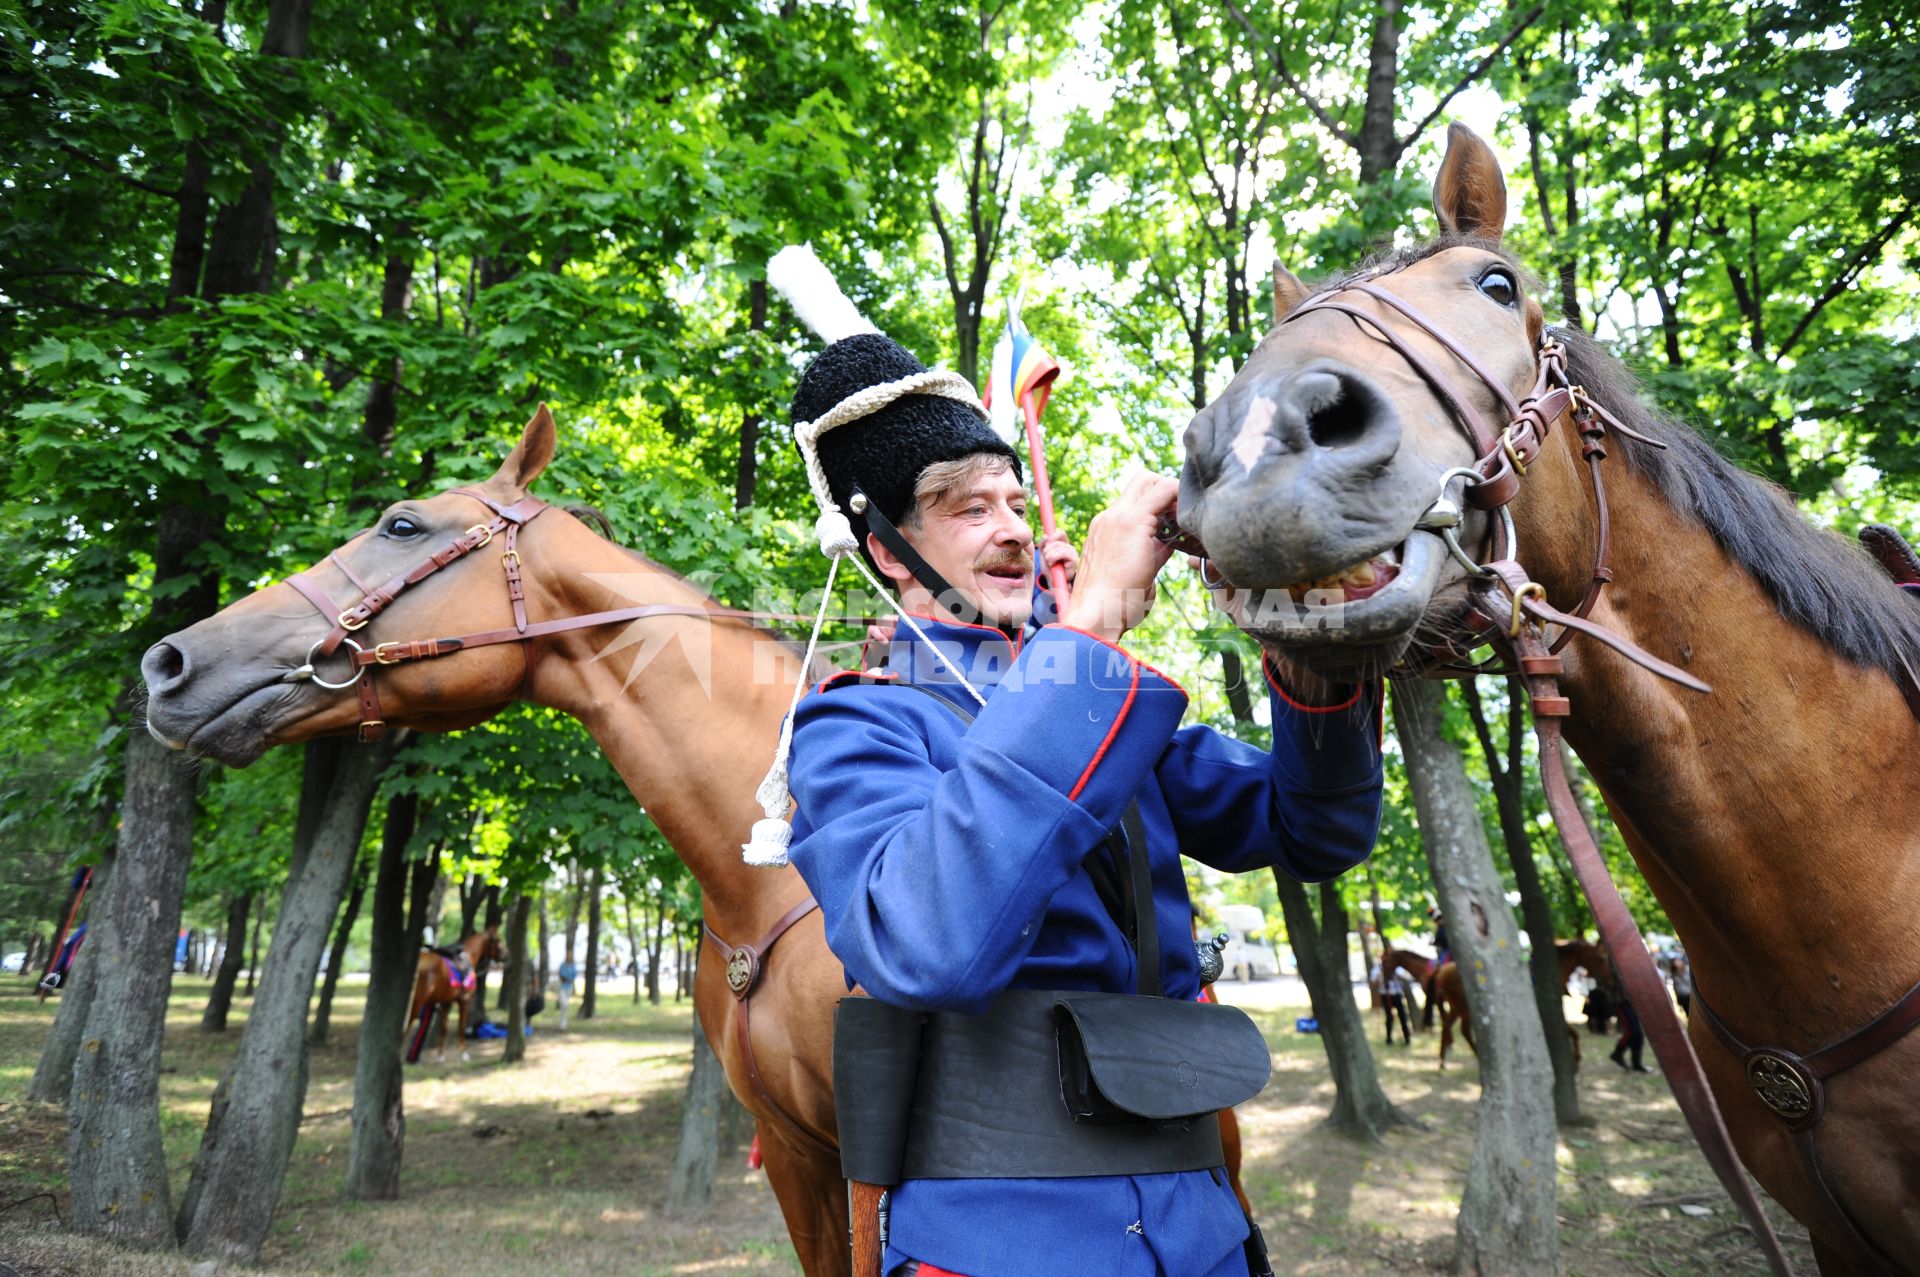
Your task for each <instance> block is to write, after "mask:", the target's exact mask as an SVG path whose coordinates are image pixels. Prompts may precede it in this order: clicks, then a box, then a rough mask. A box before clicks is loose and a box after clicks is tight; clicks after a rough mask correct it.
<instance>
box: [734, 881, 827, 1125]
mask: <svg viewBox="0 0 1920 1277" xmlns="http://www.w3.org/2000/svg"><path fill="white" fill-rule="evenodd" d="M819 907H820V905H819V902H818V901H816V900H815V899H814V898H813V897H812V896H808V897H806V898H805V899H804V900H801V901H800V902H799V903H798V904H796V905H794V906H793V908H791V909H789V910H787V911H786V912H785V913H783V914H781V915H780V918H779V920H778V921H776V922H775V923H774V924H773V925H772V926H771V927H769V928H767V930H766V933H765V934H763V935H762V936H761V937H760V938H759V939H758V940H755V941H753V942H752V943H751V944H742V945H732V944H728V943H727V942H726V941H725V940H722V939H721V938H720V933H719V932H717V931H715V930H714V929H713V928H712V927H711V926H709V925H708V923H707V920H706V919H705V918H702V919H701V920H700V935H701V938H702V939H704V940H709V941H711V942H712V943H713V946H714V948H716V949H718V950H719V951H720V959H721V961H722V962H723V963H725V964H726V965H725V967H724V970H725V972H726V978H727V988H728V990H729V991H731V992H732V994H733V1000H734V1013H733V1014H734V1023H735V1025H737V1026H738V1028H737V1032H736V1035H735V1036H736V1037H737V1038H738V1039H739V1042H740V1059H741V1061H742V1062H743V1063H744V1064H745V1065H746V1069H747V1081H748V1082H750V1083H751V1084H752V1085H753V1093H754V1094H755V1095H757V1096H759V1097H760V1102H761V1103H762V1104H764V1105H766V1106H767V1110H768V1112H770V1113H772V1114H773V1115H774V1117H775V1118H777V1119H778V1120H779V1121H780V1122H781V1123H782V1124H783V1125H784V1126H785V1127H786V1128H787V1129H788V1130H790V1131H793V1132H795V1133H796V1134H798V1135H799V1136H800V1138H801V1139H802V1140H804V1141H805V1142H806V1143H807V1144H809V1145H811V1146H812V1147H813V1149H814V1150H815V1151H816V1152H820V1153H824V1154H827V1155H828V1156H833V1157H837V1156H838V1151H837V1150H836V1149H835V1148H834V1146H833V1145H832V1144H829V1143H828V1142H827V1141H825V1140H823V1139H821V1138H820V1137H819V1136H818V1135H815V1134H814V1133H813V1132H812V1131H810V1130H808V1129H807V1128H806V1127H805V1126H804V1125H802V1124H801V1123H800V1122H799V1121H798V1120H796V1119H795V1118H794V1116H793V1114H791V1113H789V1112H787V1110H786V1108H785V1106H784V1105H782V1104H781V1103H780V1101H779V1100H776V1099H774V1098H773V1094H772V1092H770V1091H768V1090H767V1084H766V1082H765V1080H764V1079H762V1078H761V1076H760V1066H759V1065H758V1064H757V1063H755V1061H754V1058H753V1021H752V1018H751V1009H752V1006H753V991H754V990H755V989H756V988H758V987H759V985H760V974H761V972H763V971H764V970H765V969H766V961H767V954H768V953H769V952H770V951H771V950H772V949H773V946H774V945H775V944H777V943H779V940H780V937H781V936H784V935H786V934H787V931H788V930H789V929H790V928H791V927H792V926H793V924H794V923H796V922H798V921H800V919H802V918H804V917H806V916H807V915H808V914H810V913H812V912H813V911H814V910H816V909H818V908H819Z"/></svg>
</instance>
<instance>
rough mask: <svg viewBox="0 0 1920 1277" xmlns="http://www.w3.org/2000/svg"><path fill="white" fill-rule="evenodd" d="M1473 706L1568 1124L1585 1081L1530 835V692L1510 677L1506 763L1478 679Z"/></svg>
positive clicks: (1472, 683) (1471, 691) (1465, 685)
mask: <svg viewBox="0 0 1920 1277" xmlns="http://www.w3.org/2000/svg"><path fill="white" fill-rule="evenodd" d="M1460 692H1461V695H1462V696H1464V697H1465V698H1466V702H1467V709H1468V711H1469V712H1470V713H1471V714H1472V716H1473V727H1474V732H1475V734H1477V735H1478V736H1479V738H1480V749H1481V752H1482V753H1483V754H1485V755H1486V759H1487V775H1488V776H1489V777H1490V778H1491V780H1492V782H1493V800H1494V805H1495V807H1496V808H1497V809H1498V811H1499V813H1500V838H1501V841H1502V842H1504V843H1506V845H1507V862H1508V863H1509V864H1510V865H1511V866H1512V867H1513V881H1514V885H1515V886H1516V887H1518V888H1519V891H1520V913H1521V916H1522V917H1524V918H1525V919H1526V921H1527V938H1528V939H1529V940H1531V941H1532V942H1533V947H1532V949H1531V951H1530V952H1529V953H1528V955H1527V969H1528V973H1529V975H1530V976H1531V977H1532V980H1533V1005H1534V1009H1535V1010H1536V1011H1537V1012H1539V1014H1540V1029H1541V1032H1542V1034H1544V1036H1545V1038H1546V1043H1547V1059H1548V1060H1550V1061H1551V1062H1552V1064H1553V1113H1554V1118H1555V1120H1556V1121H1558V1122H1559V1123H1560V1125H1562V1126H1570V1125H1574V1124H1577V1123H1578V1122H1580V1121H1581V1117H1580V1085H1579V1079H1578V1078H1577V1077H1576V1076H1575V1075H1574V1071H1573V1044H1572V1042H1571V1041H1569V1039H1568V1037H1567V1013H1566V1008H1564V1007H1563V1006H1562V1005H1561V1001H1560V1000H1561V998H1562V997H1564V996H1565V994H1566V991H1567V990H1566V983H1565V981H1564V980H1562V979H1561V977H1560V959H1559V955H1558V954H1557V953H1556V952H1555V950H1554V941H1555V940H1556V939H1557V938H1558V937H1556V936H1555V935H1554V934H1553V903H1552V902H1551V901H1549V900H1548V899H1547V892H1546V888H1545V887H1543V886H1541V884H1540V869H1539V866H1537V865H1535V864H1534V863H1533V839H1532V838H1530V837H1529V836H1528V834H1527V811H1526V794H1525V791H1524V788H1523V787H1524V786H1525V784H1526V775H1525V773H1524V771H1522V767H1523V766H1524V756H1523V753H1522V749H1521V743H1522V740H1523V739H1524V736H1523V730H1524V727H1525V724H1526V697H1525V695H1524V694H1523V690H1522V689H1521V687H1520V686H1519V680H1518V679H1514V678H1509V679H1508V680H1507V696H1508V700H1507V750H1506V758H1505V761H1504V762H1503V761H1502V759H1501V757H1500V755H1499V751H1498V750H1497V749H1495V747H1494V741H1493V734H1492V732H1490V731H1489V730H1488V727H1487V722H1486V715H1485V713H1484V711H1483V710H1482V709H1481V705H1480V689H1479V687H1478V685H1477V683H1476V680H1474V679H1467V680H1465V681H1464V682H1462V683H1461V685H1460Z"/></svg>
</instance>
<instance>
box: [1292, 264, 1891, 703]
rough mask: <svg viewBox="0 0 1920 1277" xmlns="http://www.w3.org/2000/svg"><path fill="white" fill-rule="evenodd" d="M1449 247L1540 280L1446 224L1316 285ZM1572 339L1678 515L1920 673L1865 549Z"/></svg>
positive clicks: (1776, 592) (1880, 658) (1802, 616)
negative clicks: (1651, 443)
mask: <svg viewBox="0 0 1920 1277" xmlns="http://www.w3.org/2000/svg"><path fill="white" fill-rule="evenodd" d="M1450 248H1477V249H1481V250H1484V251H1486V252H1490V253H1493V254H1495V255H1497V256H1499V257H1500V258H1501V259H1502V260H1504V261H1505V262H1506V263H1507V264H1508V265H1510V266H1512V267H1513V268H1514V269H1515V270H1516V271H1518V272H1519V273H1520V275H1521V277H1522V278H1523V279H1524V280H1525V281H1526V284H1527V287H1528V288H1529V289H1530V290H1533V291H1535V292H1537V291H1538V288H1539V278H1538V276H1535V275H1534V274H1533V273H1532V272H1530V271H1528V270H1527V269H1526V267H1525V266H1524V265H1522V264H1521V263H1520V262H1518V261H1516V260H1515V259H1514V257H1513V255H1512V254H1511V252H1509V251H1508V249H1507V247H1506V245H1505V244H1503V243H1501V242H1499V241H1497V240H1490V239H1487V238H1485V237H1483V236H1477V235H1460V234H1445V235H1441V236H1439V237H1437V238H1435V239H1431V240H1427V241H1425V242H1423V243H1419V244H1414V245H1411V246H1407V247H1401V248H1385V249H1382V250H1380V251H1378V252H1376V253H1374V254H1373V255H1372V256H1370V257H1369V258H1368V259H1367V260H1366V261H1365V262H1363V263H1361V264H1360V265H1359V266H1357V267H1355V268H1354V269H1353V270H1351V271H1348V272H1346V273H1345V274H1342V275H1339V276H1336V277H1334V278H1333V279H1330V280H1327V281H1325V282H1322V283H1319V284H1318V285H1316V289H1315V291H1330V290H1333V289H1337V288H1341V287H1345V286H1346V285H1348V284H1352V283H1354V282H1355V281H1357V280H1360V279H1362V278H1365V277H1367V276H1371V275H1377V274H1381V273H1387V272H1392V271H1396V270H1401V269H1404V268H1406V267H1408V266H1412V265H1414V264H1415V263H1417V262H1421V261H1424V260H1426V259H1427V258H1429V257H1432V256H1434V255H1435V254H1437V253H1441V252H1445V251H1446V250H1447V249H1450ZM1549 331H1551V332H1552V333H1553V334H1554V336H1555V337H1557V338H1558V339H1559V340H1560V341H1561V342H1562V343H1563V344H1564V345H1565V346H1566V348H1567V379H1568V381H1570V382H1572V383H1573V384H1574V385H1577V386H1583V387H1585V388H1586V390H1587V392H1588V393H1589V394H1590V395H1592V396H1593V399H1594V401H1595V402H1597V403H1599V404H1601V405H1602V406H1604V407H1605V408H1606V410H1607V411H1608V412H1610V413H1612V414H1613V415H1614V416H1615V417H1617V418H1619V420H1620V422H1621V423H1622V424H1623V425H1625V426H1627V427H1628V428H1629V429H1631V430H1634V431H1637V432H1639V433H1640V434H1644V435H1646V436H1648V437H1649V438H1653V439H1658V440H1659V441H1660V442H1662V443H1664V444H1666V445H1667V446H1666V447H1665V448H1664V449H1661V448H1649V447H1647V446H1645V445H1644V444H1639V443H1635V442H1634V441H1633V440H1631V439H1619V438H1616V439H1615V440H1614V446H1613V449H1612V450H1613V452H1614V453H1615V454H1616V455H1618V456H1620V457H1621V458H1622V459H1624V461H1625V462H1626V465H1627V468H1628V469H1630V470H1632V471H1633V472H1635V473H1636V474H1641V475H1644V476H1646V478H1647V479H1648V480H1649V481H1651V482H1652V483H1653V485H1654V486H1655V487H1656V488H1658V489H1659V490H1660V494H1661V495H1662V496H1663V497H1664V498H1665V499H1666V502H1667V505H1668V506H1669V507H1670V508H1671V509H1672V510H1673V511H1674V512H1675V513H1677V514H1680V515H1683V516H1685V517H1686V518H1689V519H1691V520H1693V521H1694V522H1695V523H1697V524H1699V525H1700V526H1701V527H1702V528H1704V529H1705V530H1706V532H1707V534H1708V535H1709V536H1711V537H1712V538H1713V540H1714V543H1715V544H1716V545H1718V546H1719V547H1720V548H1721V550H1723V551H1725V553H1726V554H1727V556H1728V557H1729V558H1731V559H1732V560H1733V561H1734V562H1735V563H1738V564H1739V565H1740V566H1741V567H1742V568H1745V569H1746V570H1747V572H1749V573H1750V574H1752V576H1753V578H1754V579H1755V580H1756V581H1758V582H1759V584H1760V588H1761V589H1762V590H1763V591H1765V592H1766V595H1767V597H1768V598H1770V599H1772V600H1773V605H1774V608H1775V609H1776V610H1777V611H1778V612H1779V614H1780V616H1781V617H1782V618H1783V619H1784V620H1786V621H1787V622H1788V623H1790V624H1792V625H1795V626H1798V627H1799V628H1800V629H1802V630H1805V631H1806V632H1807V633H1809V634H1811V635H1813V636H1814V637H1815V638H1817V639H1819V640H1820V641H1821V642H1823V643H1825V644H1826V645H1827V646H1828V647H1830V648H1832V649H1833V650H1834V651H1835V652H1836V653H1838V654H1839V655H1841V656H1843V657H1845V658H1846V659H1847V660H1849V661H1851V662H1853V663H1854V664H1855V665H1860V666H1864V667H1866V668H1869V669H1877V670H1880V671H1882V672H1883V673H1885V674H1887V675H1888V676H1889V677H1891V678H1892V679H1894V681H1895V682H1899V681H1901V680H1902V679H1903V678H1907V677H1915V678H1916V681H1920V622H1917V621H1916V617H1915V613H1914V610H1913V603H1912V601H1911V600H1910V599H1906V598H1903V597H1901V594H1900V591H1899V590H1898V588H1896V587H1895V585H1894V584H1893V582H1892V581H1891V580H1890V579H1889V578H1888V577H1887V575H1886V573H1885V572H1884V571H1882V570H1881V569H1880V567H1879V566H1878V565H1877V564H1875V563H1874V561H1873V560H1872V558H1870V557H1869V556H1868V555H1867V553H1866V552H1865V551H1864V550H1862V549H1860V548H1859V547H1858V546H1856V545H1855V544H1854V543H1852V542H1851V541H1848V540H1847V539H1846V538H1845V537H1843V536H1841V535H1840V534H1839V533H1837V532H1831V531H1828V530H1826V529H1824V528H1819V527H1815V526H1814V525H1813V524H1811V523H1809V522H1808V521H1807V520H1806V518H1805V516H1804V515H1802V514H1801V512H1800V511H1799V509H1798V508H1796V507H1795V506H1794V504H1793V502H1792V500H1791V499H1790V498H1789V497H1788V496H1787V494H1786V492H1785V491H1784V490H1783V489H1782V488H1780V487H1779V486H1778V485H1777V484H1774V483H1771V482H1769V481H1768V480H1766V479H1763V478H1761V477H1760V476H1759V475H1756V474H1752V473H1749V472H1748V471H1745V470H1742V469H1740V468H1739V467H1738V466H1736V465H1734V464H1733V463H1732V462H1730V461H1728V460H1727V459H1726V458H1725V457H1723V456H1721V455H1720V453H1719V452H1717V451H1716V450H1715V449H1714V447H1713V445H1712V444H1711V443H1709V442H1708V441H1707V440H1706V439H1704V438H1703V437H1701V435H1700V434H1699V433H1697V432H1696V431H1695V430H1693V429H1692V428H1691V427H1689V426H1688V425H1686V424H1685V423H1683V422H1681V421H1680V420H1679V419H1678V418H1676V417H1674V416H1672V415H1671V414H1669V413H1666V412H1664V411H1662V410H1660V409H1658V408H1655V407H1654V406H1653V405H1652V404H1650V403H1649V402H1648V401H1647V398H1646V395H1645V392H1644V389H1643V388H1642V386H1641V384H1640V379H1639V378H1638V377H1636V376H1634V374H1633V373H1632V372H1631V371H1629V370H1628V368H1627V366H1626V365H1625V364H1623V363H1621V362H1620V360H1619V359H1618V358H1616V357H1615V356H1614V355H1613V354H1612V353H1610V352H1609V351H1608V350H1607V349H1606V347H1604V346H1602V345H1601V344H1600V343H1599V342H1598V341H1595V340H1594V339H1593V338H1592V337H1590V336H1588V335H1587V334H1586V332H1584V331H1583V330H1582V329H1580V328H1579V327H1578V326H1574V327H1571V328H1561V327H1557V326H1554V327H1550V330H1549Z"/></svg>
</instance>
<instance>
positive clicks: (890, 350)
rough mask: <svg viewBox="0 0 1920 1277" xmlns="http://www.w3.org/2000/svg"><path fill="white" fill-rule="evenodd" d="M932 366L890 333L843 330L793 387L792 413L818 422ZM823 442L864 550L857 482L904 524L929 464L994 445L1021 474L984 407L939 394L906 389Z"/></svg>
mask: <svg viewBox="0 0 1920 1277" xmlns="http://www.w3.org/2000/svg"><path fill="white" fill-rule="evenodd" d="M925 371H926V366H925V365H923V364H922V363H921V362H920V361H919V360H918V359H915V358H914V357H913V356H912V355H911V354H909V353H908V352H907V351H906V349H905V348H904V347H902V346H901V345H900V343H898V342H896V341H894V340H893V339H891V338H889V337H884V336H882V335H880V334H879V333H856V334H855V335H853V336H851V337H843V338H841V339H840V340H839V341H836V342H834V343H833V344H832V345H831V346H828V347H827V348H826V349H825V350H823V351H821V352H820V353H819V354H818V355H816V356H815V357H814V360H813V362H812V363H811V364H808V365H807V370H806V372H805V373H803V374H802V375H801V377H800V388H799V389H798V390H797V391H795V392H794V396H793V408H792V417H791V420H792V421H794V422H803V421H817V420H819V419H820V418H821V417H824V416H825V415H826V414H827V413H828V412H829V411H831V410H832V409H833V407H834V406H835V405H836V404H839V403H841V402H842V401H844V400H845V399H847V398H848V397H849V396H850V395H854V394H857V393H859V392H860V391H862V390H866V389H868V388H869V387H872V386H880V385H885V384H886V383H888V382H893V381H899V380H901V379H902V378H905V377H911V376H914V375H916V374H918V373H923V372H925ZM816 446H817V448H818V450H819V454H820V468H821V469H822V470H824V471H825V472H826V475H827V486H828V488H829V489H830V490H831V491H832V493H833V500H834V504H835V505H837V506H839V507H840V509H841V510H842V511H844V512H845V513H846V515H847V518H848V521H849V522H851V523H852V524H853V531H854V535H855V536H856V537H858V538H859V541H860V544H861V546H862V553H865V546H866V541H867V520H866V516H865V515H864V514H858V513H855V511H854V509H853V506H852V504H851V503H850V498H851V497H852V495H853V489H854V487H855V486H856V485H858V486H859V488H860V490H861V491H862V492H864V493H866V494H867V499H868V500H869V501H872V502H873V503H874V504H876V505H878V506H879V507H880V512H881V513H882V514H884V515H886V516H887V518H888V519H890V520H892V521H893V522H895V523H898V522H899V521H900V520H901V519H902V518H903V517H905V515H906V514H907V512H908V510H909V509H911V508H912V506H913V489H914V485H915V484H916V483H918V482H919V480H920V473H921V471H923V470H925V469H926V468H927V467H928V466H930V465H935V464H937V463H939V462H942V461H957V460H959V459H960V458H961V457H965V456H969V455H971V454H973V453H976V452H989V453H992V454H994V455H995V456H1000V457H1005V458H1006V459H1007V460H1008V461H1010V462H1012V463H1013V472H1014V474H1015V475H1020V473H1021V470H1020V458H1019V456H1018V455H1017V454H1016V453H1015V452H1014V450H1013V449H1012V448H1011V447H1009V446H1008V445H1007V443H1006V442H1005V441H1004V440H1002V439H1001V438H1000V436H998V435H996V434H995V433H994V432H993V429H992V427H990V426H989V425H988V424H987V423H986V422H985V421H983V420H982V419H981V417H980V414H979V412H978V411H976V410H975V409H974V408H971V407H969V406H968V405H966V404H964V403H962V402H960V401H959V400H957V399H949V398H946V397H944V396H941V395H936V394H911V395H905V396H902V397H901V398H899V399H896V400H894V401H893V402H892V403H890V404H888V405H886V406H885V407H884V408H880V409H878V410H876V411H875V412H872V413H870V414H868V415H867V416H864V417H861V418H859V419H857V420H854V421H849V422H847V423H846V424H845V425H842V426H836V427H834V428H833V429H831V430H829V431H827V432H826V433H825V434H823V435H821V436H820V439H819V443H818V444H817V445H816Z"/></svg>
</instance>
